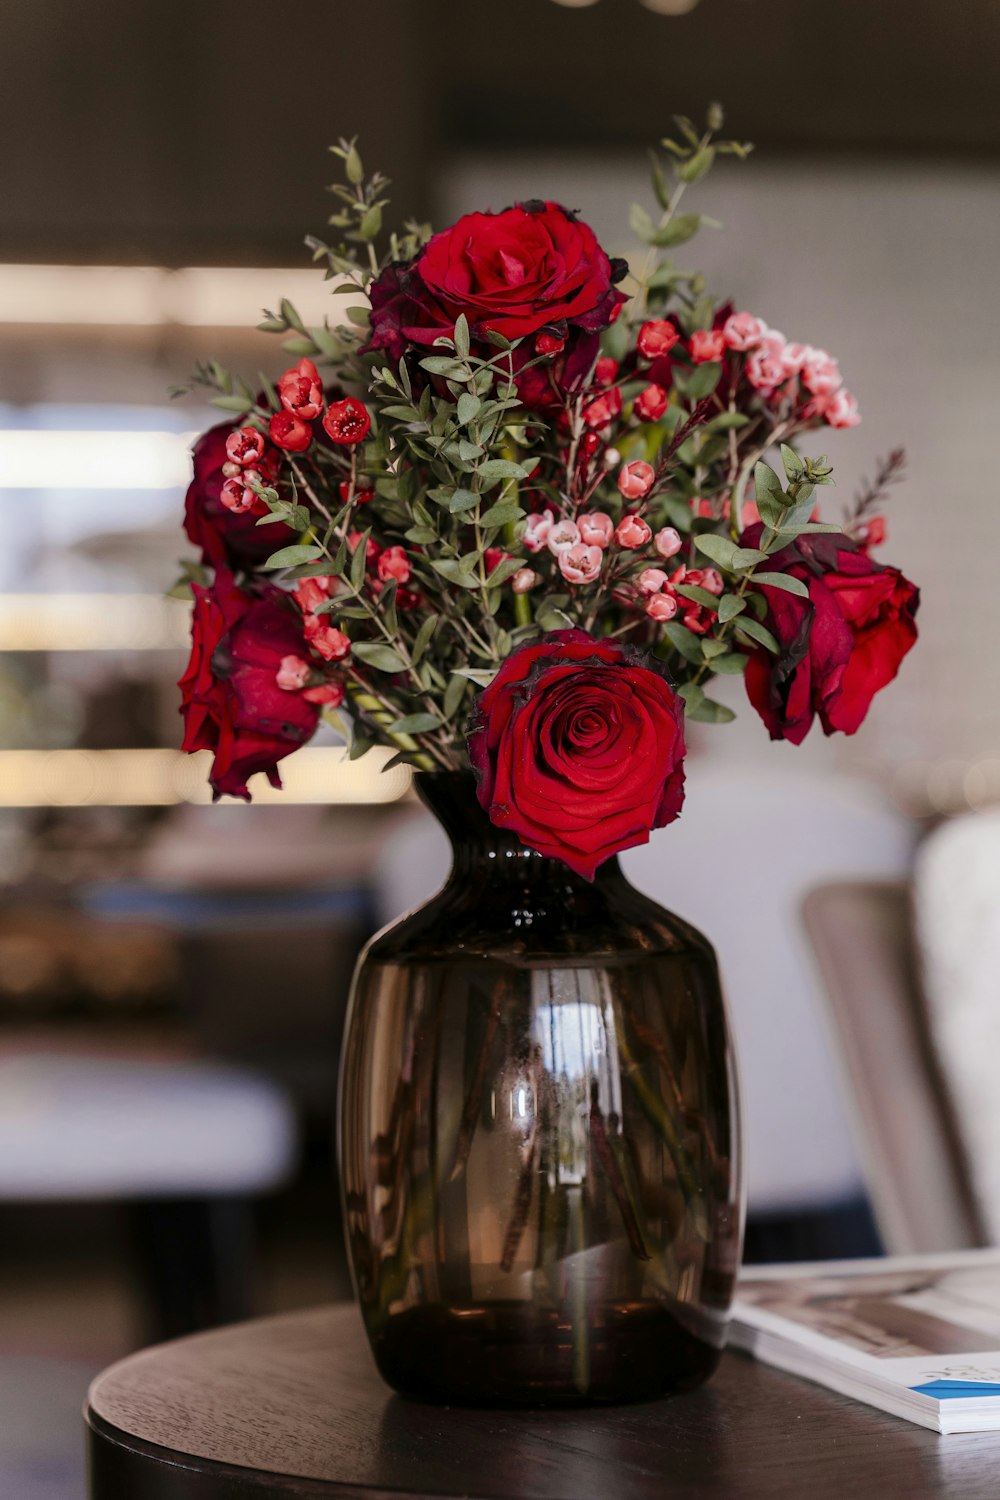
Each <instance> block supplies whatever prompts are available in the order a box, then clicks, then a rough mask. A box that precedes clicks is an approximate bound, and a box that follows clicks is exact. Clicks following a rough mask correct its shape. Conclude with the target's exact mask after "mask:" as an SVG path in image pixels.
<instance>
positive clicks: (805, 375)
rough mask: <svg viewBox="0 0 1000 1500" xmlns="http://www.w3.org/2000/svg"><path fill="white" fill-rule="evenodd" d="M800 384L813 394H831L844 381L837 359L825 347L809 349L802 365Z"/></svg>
mask: <svg viewBox="0 0 1000 1500" xmlns="http://www.w3.org/2000/svg"><path fill="white" fill-rule="evenodd" d="M801 378H802V384H803V385H804V386H805V388H806V390H807V391H811V392H812V394H813V395H814V396H832V395H833V393H834V391H836V390H839V388H840V386H842V385H843V383H844V377H843V376H842V375H841V373H840V366H839V365H838V363H837V361H836V360H835V359H834V358H833V357H832V356H831V355H829V354H827V352H826V350H825V349H810V350H809V351H808V357H807V358H806V359H805V361H804V362H803V365H802V372H801Z"/></svg>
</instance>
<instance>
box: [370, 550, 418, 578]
mask: <svg viewBox="0 0 1000 1500" xmlns="http://www.w3.org/2000/svg"><path fill="white" fill-rule="evenodd" d="M412 572H413V569H412V568H411V567H410V559H409V558H408V557H407V555H406V552H405V550H404V549H403V548H402V547H386V549H385V551H384V552H383V553H382V555H381V557H380V558H379V560H378V576H379V577H380V578H381V580H382V582H383V583H388V582H389V580H390V578H395V579H396V581H397V583H408V582H409V579H410V574H411V573H412Z"/></svg>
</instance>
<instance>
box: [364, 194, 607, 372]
mask: <svg viewBox="0 0 1000 1500" xmlns="http://www.w3.org/2000/svg"><path fill="white" fill-rule="evenodd" d="M626 269H627V268H626V266H625V263H624V262H623V261H615V262H612V261H611V260H609V259H608V257H607V255H605V253H604V251H603V250H602V249H601V247H600V245H599V244H598V243H597V239H596V237H595V235H594V232H593V230H592V229H591V228H590V227H589V225H587V224H584V223H583V222H582V220H580V219H578V218H577V217H576V215H575V214H572V213H570V212H569V211H568V210H567V209H565V208H562V207H561V206H560V205H559V204H558V203H542V202H540V201H538V200H532V201H531V202H527V203H518V204H515V206H514V207H513V208H507V209H504V211H503V212H502V213H497V214H491V213H474V214H465V215H464V216H463V217H462V218H461V219H459V220H458V222H457V223H456V224H453V225H452V227H451V228H450V229H443V230H441V232H440V233H439V234H435V235H433V236H432V238H431V239H430V240H429V241H428V243H427V245H426V246H425V247H424V249H423V250H422V251H421V252H420V254H419V255H418V256H417V257H416V258H415V259H414V260H412V261H410V262H409V263H408V264H406V265H398V264H397V265H390V266H388V267H387V268H386V269H385V270H384V271H383V272H382V275H381V276H380V277H379V278H378V280H377V281H375V282H374V283H373V285H372V287H371V289H370V295H371V304H372V315H371V327H372V336H371V342H370V344H369V348H372V349H386V350H388V352H389V354H390V355H391V357H392V358H393V359H399V358H400V357H401V356H402V355H403V354H405V353H406V352H407V350H408V349H409V348H410V347H411V346H412V345H414V344H416V345H421V346H425V345H432V344H433V343H434V340H435V339H436V338H438V337H439V336H440V335H441V334H442V333H451V332H452V330H453V329H454V327H455V320H456V319H457V318H458V317H459V316H460V315H462V314H464V315H465V317H466V318H467V319H468V323H469V329H470V332H471V333H472V336H473V338H475V339H478V340H481V339H484V338H485V336H486V334H487V332H488V331H489V330H493V331H494V332H495V333H500V334H502V335H503V336H504V337H505V338H508V339H519V338H523V337H524V336H525V335H526V334H530V333H537V332H538V331H539V329H542V328H545V330H546V333H547V334H549V335H550V336H553V337H555V338H557V339H558V338H564V337H565V336H566V333H567V331H568V330H569V329H570V328H575V329H580V330H582V331H583V332H585V333H596V332H599V331H600V330H601V329H602V328H606V327H607V326H608V324H609V323H610V322H611V321H612V320H613V317H614V314H615V310H616V309H617V308H618V307H619V306H620V304H621V303H623V302H624V301H625V300H626V299H625V297H624V295H623V294H622V293H621V292H617V291H615V288H614V283H615V282H616V281H620V280H621V278H622V276H624V275H625V272H626Z"/></svg>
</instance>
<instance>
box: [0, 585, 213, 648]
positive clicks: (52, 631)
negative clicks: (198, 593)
mask: <svg viewBox="0 0 1000 1500" xmlns="http://www.w3.org/2000/svg"><path fill="white" fill-rule="evenodd" d="M189 631H190V612H189V610H188V609H187V607H186V606H185V605H183V604H182V603H181V602H180V601H179V600H177V599H163V598H158V597H157V596H156V595H151V594H0V651H171V650H174V649H175V648H178V647H181V646H186V645H187V643H188V635H189Z"/></svg>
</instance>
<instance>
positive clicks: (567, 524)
mask: <svg viewBox="0 0 1000 1500" xmlns="http://www.w3.org/2000/svg"><path fill="white" fill-rule="evenodd" d="M579 540H580V528H579V526H577V524H576V522H575V521H557V522H556V524H555V525H554V526H553V527H552V529H551V531H550V532H549V534H548V537H547V538H546V546H547V547H548V549H549V551H550V552H551V553H552V555H553V557H558V556H559V554H560V552H568V551H569V549H570V548H571V547H575V546H576V544H577V542H578V541H579Z"/></svg>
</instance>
